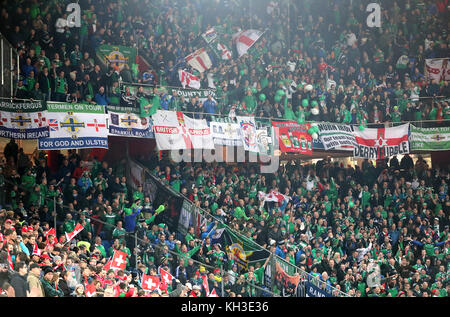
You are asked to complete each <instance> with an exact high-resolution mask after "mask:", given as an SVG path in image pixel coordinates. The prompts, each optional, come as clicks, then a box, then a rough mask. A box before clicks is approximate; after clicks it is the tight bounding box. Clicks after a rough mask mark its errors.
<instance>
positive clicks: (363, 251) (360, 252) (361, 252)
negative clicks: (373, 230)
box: [356, 240, 372, 263]
mask: <svg viewBox="0 0 450 317" xmlns="http://www.w3.org/2000/svg"><path fill="white" fill-rule="evenodd" d="M370 250H372V240H370V243H369V246H368V247H367V248H359V249H356V252H358V257H357V258H356V260H357V261H358V263H359V262H361V261H362V260H363V259H364V256H365V255H366V254H367V253H369V252H370Z"/></svg>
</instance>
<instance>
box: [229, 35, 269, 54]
mask: <svg viewBox="0 0 450 317" xmlns="http://www.w3.org/2000/svg"><path fill="white" fill-rule="evenodd" d="M262 35H263V32H261V31H258V30H247V31H243V32H241V33H239V34H237V35H235V41H236V49H237V51H238V54H239V57H241V56H242V55H245V54H247V51H248V50H249V49H250V48H251V47H252V46H253V45H254V44H255V43H256V41H258V39H259V38H260V37H261V36H262Z"/></svg>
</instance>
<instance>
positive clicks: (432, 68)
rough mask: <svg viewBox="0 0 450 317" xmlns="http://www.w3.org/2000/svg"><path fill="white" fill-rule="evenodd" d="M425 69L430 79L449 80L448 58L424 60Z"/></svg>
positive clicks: (449, 67)
mask: <svg viewBox="0 0 450 317" xmlns="http://www.w3.org/2000/svg"><path fill="white" fill-rule="evenodd" d="M425 69H426V72H427V74H428V77H429V78H430V79H432V80H437V81H438V82H440V81H448V80H450V65H449V59H448V58H435V59H426V60H425Z"/></svg>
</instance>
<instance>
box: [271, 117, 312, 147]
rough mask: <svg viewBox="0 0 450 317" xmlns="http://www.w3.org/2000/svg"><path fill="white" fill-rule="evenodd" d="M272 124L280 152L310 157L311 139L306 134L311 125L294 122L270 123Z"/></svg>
mask: <svg viewBox="0 0 450 317" xmlns="http://www.w3.org/2000/svg"><path fill="white" fill-rule="evenodd" d="M272 124H273V127H274V130H275V135H276V137H277V139H278V143H279V145H280V151H281V152H283V153H286V152H290V153H300V154H305V155H312V138H311V135H310V134H308V130H309V129H310V128H311V124H309V123H301V124H299V123H297V122H295V121H272Z"/></svg>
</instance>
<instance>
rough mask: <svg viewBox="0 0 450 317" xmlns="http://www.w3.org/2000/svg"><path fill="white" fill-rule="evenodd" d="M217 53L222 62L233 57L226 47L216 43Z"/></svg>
mask: <svg viewBox="0 0 450 317" xmlns="http://www.w3.org/2000/svg"><path fill="white" fill-rule="evenodd" d="M217 51H218V52H219V55H220V57H221V58H222V59H223V60H224V61H227V60H229V59H231V57H232V56H233V53H232V52H231V51H230V50H229V49H228V47H226V46H225V45H224V44H222V43H217Z"/></svg>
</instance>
